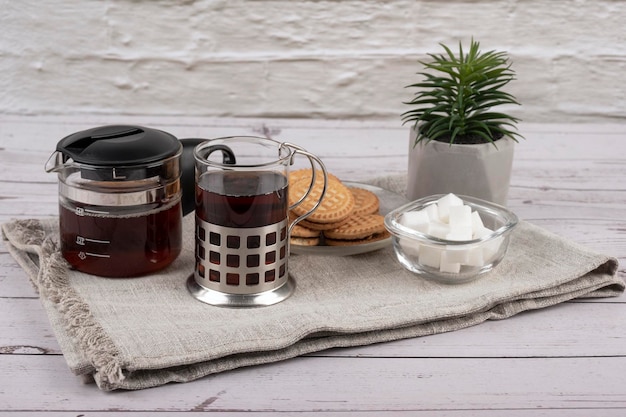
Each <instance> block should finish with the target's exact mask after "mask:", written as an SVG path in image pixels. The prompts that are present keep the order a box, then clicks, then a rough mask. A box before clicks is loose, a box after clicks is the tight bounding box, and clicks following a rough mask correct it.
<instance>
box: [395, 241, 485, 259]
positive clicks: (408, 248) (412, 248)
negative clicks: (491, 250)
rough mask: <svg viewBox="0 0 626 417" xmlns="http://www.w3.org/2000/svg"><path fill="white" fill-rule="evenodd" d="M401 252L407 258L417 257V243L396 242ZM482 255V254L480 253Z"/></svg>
mask: <svg viewBox="0 0 626 417" xmlns="http://www.w3.org/2000/svg"><path fill="white" fill-rule="evenodd" d="M398 243H399V245H400V248H401V249H402V252H404V253H405V254H406V255H407V256H411V257H418V255H419V247H420V245H419V243H417V242H414V241H412V240H411V239H402V238H400V240H399V241H398ZM481 253H482V252H481Z"/></svg>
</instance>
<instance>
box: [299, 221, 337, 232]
mask: <svg viewBox="0 0 626 417" xmlns="http://www.w3.org/2000/svg"><path fill="white" fill-rule="evenodd" d="M346 221H347V219H345V220H342V221H340V222H337V223H316V222H312V221H309V220H308V219H304V220H301V221H300V222H299V223H298V224H300V225H302V226H304V227H306V228H308V229H312V230H319V231H323V230H330V229H336V228H338V227H339V226H341V225H342V224H344V223H345V222H346Z"/></svg>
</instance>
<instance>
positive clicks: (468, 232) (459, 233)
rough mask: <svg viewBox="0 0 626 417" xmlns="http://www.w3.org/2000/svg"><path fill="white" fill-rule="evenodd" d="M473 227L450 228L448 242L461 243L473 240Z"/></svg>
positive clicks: (447, 236)
mask: <svg viewBox="0 0 626 417" xmlns="http://www.w3.org/2000/svg"><path fill="white" fill-rule="evenodd" d="M472 236H473V235H472V226H466V227H457V228H456V229H452V228H450V233H448V234H447V235H446V239H447V240H454V241H457V242H458V241H461V240H472Z"/></svg>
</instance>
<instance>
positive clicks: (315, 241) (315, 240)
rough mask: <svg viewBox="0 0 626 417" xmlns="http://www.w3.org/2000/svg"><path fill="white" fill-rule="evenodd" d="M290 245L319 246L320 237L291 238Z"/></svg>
mask: <svg viewBox="0 0 626 417" xmlns="http://www.w3.org/2000/svg"><path fill="white" fill-rule="evenodd" d="M289 243H291V244H292V245H298V246H317V245H319V244H320V237H319V236H318V237H299V236H291V237H290V238H289Z"/></svg>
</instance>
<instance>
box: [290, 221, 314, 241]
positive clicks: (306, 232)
mask: <svg viewBox="0 0 626 417" xmlns="http://www.w3.org/2000/svg"><path fill="white" fill-rule="evenodd" d="M320 234H321V232H320V231H319V230H312V229H309V228H307V227H304V226H301V225H300V224H296V225H295V226H293V228H292V229H291V236H293V237H309V238H311V237H320Z"/></svg>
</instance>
